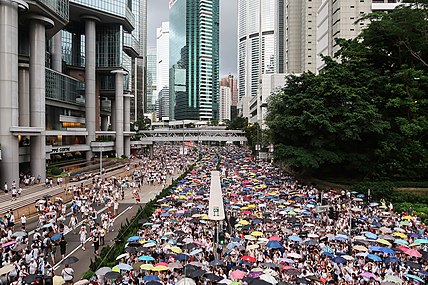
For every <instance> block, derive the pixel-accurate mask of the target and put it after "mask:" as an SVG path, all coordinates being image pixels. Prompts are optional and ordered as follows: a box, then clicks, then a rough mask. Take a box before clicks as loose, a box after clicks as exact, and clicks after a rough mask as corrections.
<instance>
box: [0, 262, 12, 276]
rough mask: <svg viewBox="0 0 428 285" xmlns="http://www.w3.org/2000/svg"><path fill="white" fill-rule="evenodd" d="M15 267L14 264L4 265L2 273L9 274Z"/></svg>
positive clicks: (0, 271) (0, 270)
mask: <svg viewBox="0 0 428 285" xmlns="http://www.w3.org/2000/svg"><path fill="white" fill-rule="evenodd" d="M14 269H15V266H14V265H13V264H8V265H6V266H3V267H2V268H0V275H4V274H8V273H9V272H11V271H12V270H14Z"/></svg>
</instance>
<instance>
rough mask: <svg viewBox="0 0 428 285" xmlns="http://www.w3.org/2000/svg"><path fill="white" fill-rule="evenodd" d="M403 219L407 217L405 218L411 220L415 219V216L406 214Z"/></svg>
mask: <svg viewBox="0 0 428 285" xmlns="http://www.w3.org/2000/svg"><path fill="white" fill-rule="evenodd" d="M403 219H405V220H411V219H413V217H412V216H404V217H403Z"/></svg>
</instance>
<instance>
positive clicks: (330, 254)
mask: <svg viewBox="0 0 428 285" xmlns="http://www.w3.org/2000/svg"><path fill="white" fill-rule="evenodd" d="M322 254H324V255H326V256H328V257H331V258H333V257H334V255H333V254H332V253H330V252H327V251H323V253H322Z"/></svg>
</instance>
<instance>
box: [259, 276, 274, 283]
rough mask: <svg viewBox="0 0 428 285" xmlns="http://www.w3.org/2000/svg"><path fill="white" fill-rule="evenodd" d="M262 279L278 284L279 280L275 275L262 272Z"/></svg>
mask: <svg viewBox="0 0 428 285" xmlns="http://www.w3.org/2000/svg"><path fill="white" fill-rule="evenodd" d="M259 278H260V280H263V281H266V282H268V283H270V284H277V283H278V281H276V279H275V277H273V276H271V275H268V274H262V275H260V277H259Z"/></svg>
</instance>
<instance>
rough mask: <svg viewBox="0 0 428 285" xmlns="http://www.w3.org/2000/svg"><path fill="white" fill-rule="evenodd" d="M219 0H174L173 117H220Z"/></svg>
mask: <svg viewBox="0 0 428 285" xmlns="http://www.w3.org/2000/svg"><path fill="white" fill-rule="evenodd" d="M219 5H220V4H219V0H170V10H169V22H170V24H169V30H170V48H169V51H170V53H169V59H170V62H169V65H170V73H169V78H170V81H169V94H170V105H169V108H170V112H169V113H170V119H171V120H185V119H193V120H211V119H216V120H218V117H219V113H218V110H219V105H218V104H219V102H218V101H219V84H218V81H219V20H220V17H219V16H220V15H219V14H220V12H219V9H220V7H219Z"/></svg>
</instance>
